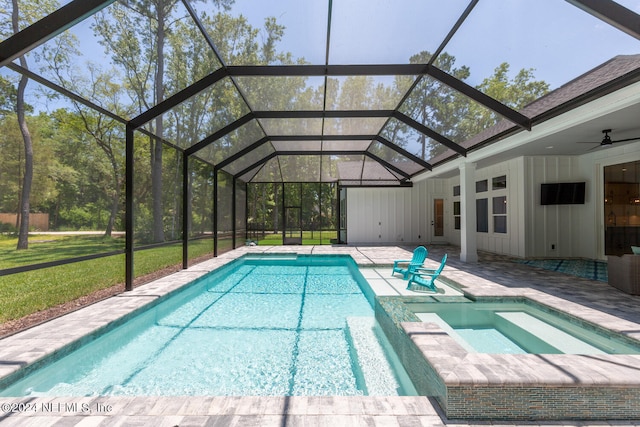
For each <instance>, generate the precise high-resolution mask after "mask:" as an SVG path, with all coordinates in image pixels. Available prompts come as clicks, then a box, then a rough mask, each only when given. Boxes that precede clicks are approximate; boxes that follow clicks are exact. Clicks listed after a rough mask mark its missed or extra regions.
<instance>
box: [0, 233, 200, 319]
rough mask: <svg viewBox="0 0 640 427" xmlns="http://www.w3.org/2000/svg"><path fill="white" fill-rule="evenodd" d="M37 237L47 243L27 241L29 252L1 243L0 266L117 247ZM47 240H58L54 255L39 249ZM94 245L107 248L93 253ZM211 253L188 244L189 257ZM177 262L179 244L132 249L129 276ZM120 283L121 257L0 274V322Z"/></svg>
mask: <svg viewBox="0 0 640 427" xmlns="http://www.w3.org/2000/svg"><path fill="white" fill-rule="evenodd" d="M40 237H41V236H38V238H37V239H34V240H47V241H48V242H46V243H45V242H43V243H35V242H34V243H31V242H32V241H30V244H29V246H30V249H28V250H26V251H16V250H15V245H16V243H17V240H15V239H13V240H14V241H13V242H8V241H7V240H9V239H4V240H3V241H1V242H0V258H1V259H2V266H3V267H2V268H9V267H15V266H18V265H25V264H30V263H33V261H32V262H27V260H29V259H30V256H29V255H30V254H33V255H34V258H35V259H37V260H38V261H36V262H44V261H52V260H55V259H64V258H69V257H70V256H81V255H88V254H91V253H96V252H108V251H110V250H118V249H120V248H119V247H118V245H116V244H115V243H113V242H111V243H109V244H106V245H105V246H99V245H100V243H97V242H95V239H94V238H88V237H89V236H73V238H70V239H53V238H49V236H42V237H43V238H42V239H40ZM85 239H86V240H85ZM50 240H56V241H57V240H59V241H60V242H59V243H60V245H61V246H60V248H59V250H57V248H56V250H55V251H52V250H51V249H52V247H51V246H50V247H49V249H48V250H45V248H43V247H39V245H41V244H42V245H46V244H49V245H51V244H53V242H50ZM114 240H116V241H117V240H118V239H114ZM82 241H85V242H86V243H87V245H86V248H89V249H88V250H86V251H85V252H84V253H83V251H82V250H81V248H82V244H81V243H82ZM95 245H98V247H104V248H109V249H104V250H101V251H96V246H95ZM54 248H55V247H54ZM211 251H212V242H211V241H210V240H196V241H192V242H190V244H189V257H190V258H195V257H198V256H201V255H205V254H207V253H209V252H211ZM16 252H18V254H16ZM50 252H53V253H50ZM5 255H8V258H9V259H11V260H13V264H11V263H8V262H6V259H5ZM181 263H182V246H181V245H180V244H175V245H170V246H163V247H159V248H153V249H146V250H142V251H137V252H136V253H135V254H134V275H135V276H136V277H139V276H143V275H145V274H149V273H152V272H154V271H157V270H160V269H162V268H165V267H170V266H173V265H180V264H181ZM122 283H124V254H120V255H113V256H109V257H104V258H98V259H94V260H89V261H82V262H76V263H71V264H65V265H60V266H57V267H50V268H45V269H41V270H34V271H28V272H25V273H18V274H11V275H8V276H0V323H2V322H6V321H8V320H12V319H18V318H20V317H23V316H26V315H28V314H31V313H34V312H36V311H40V310H44V309H47V308H50V307H54V306H56V305H59V304H63V303H65V302H68V301H72V300H74V299H77V298H79V297H81V296H84V295H88V294H90V293H92V292H95V291H97V290H100V289H105V288H108V287H111V286H114V285H117V284H122ZM123 290H124V286H123Z"/></svg>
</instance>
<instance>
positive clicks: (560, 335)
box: [496, 311, 605, 354]
mask: <svg viewBox="0 0 640 427" xmlns="http://www.w3.org/2000/svg"><path fill="white" fill-rule="evenodd" d="M496 316H499V317H501V318H503V319H505V320H506V321H508V322H509V323H511V324H513V325H515V326H517V327H518V328H520V329H522V330H524V331H527V332H529V333H530V334H532V335H534V336H536V337H538V338H540V339H541V340H543V341H545V342H546V343H548V344H549V345H550V346H552V347H554V348H556V349H557V350H558V351H560V352H562V353H565V354H604V353H605V352H604V351H602V350H600V349H599V348H597V347H594V346H592V345H589V344H587V343H586V342H584V341H582V340H580V339H578V338H576V337H574V336H572V335H570V334H568V333H566V332H564V331H561V330H560V329H558V328H556V327H554V326H553V325H550V324H548V323H546V322H543V321H542V320H540V319H538V318H537V317H534V316H531V315H530V314H527V313H524V312H520V311H509V312H496Z"/></svg>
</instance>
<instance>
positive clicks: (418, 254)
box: [391, 246, 427, 280]
mask: <svg viewBox="0 0 640 427" xmlns="http://www.w3.org/2000/svg"><path fill="white" fill-rule="evenodd" d="M425 259H427V248H425V247H424V246H418V247H417V248H415V249H414V250H413V257H412V258H411V259H398V260H396V261H393V271H392V272H391V275H392V276H393V275H394V274H396V273H400V274H402V278H403V279H405V280H406V279H407V277H409V274H410V273H413V272H414V271H415V270H416V268H419V267H422V263H423V262H424V260H425Z"/></svg>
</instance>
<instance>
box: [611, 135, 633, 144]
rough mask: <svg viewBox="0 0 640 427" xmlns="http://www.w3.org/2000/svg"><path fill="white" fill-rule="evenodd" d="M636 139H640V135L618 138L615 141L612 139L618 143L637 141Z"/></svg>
mask: <svg viewBox="0 0 640 427" xmlns="http://www.w3.org/2000/svg"><path fill="white" fill-rule="evenodd" d="M636 140H640V136H637V137H635V138H627V139H616V140H615V141H611V142H612V143H616V142H628V141H636Z"/></svg>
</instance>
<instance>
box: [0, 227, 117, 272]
mask: <svg viewBox="0 0 640 427" xmlns="http://www.w3.org/2000/svg"><path fill="white" fill-rule="evenodd" d="M17 244H18V239H17V238H16V237H7V236H2V237H0V269H3V268H11V267H19V266H23V265H30V264H38V263H41V262H49V261H57V260H61V259H66V258H73V257H78V256H83V255H90V254H97V253H104V252H112V251H119V250H123V249H124V237H104V236H69V235H56V234H43V235H37V236H30V237H29V249H25V250H20V251H17V250H16V245H17Z"/></svg>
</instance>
